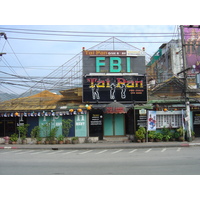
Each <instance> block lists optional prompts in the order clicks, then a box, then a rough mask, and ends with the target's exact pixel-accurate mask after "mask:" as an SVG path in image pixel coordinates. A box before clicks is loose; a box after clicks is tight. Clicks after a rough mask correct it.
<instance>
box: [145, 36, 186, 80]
mask: <svg viewBox="0 0 200 200" xmlns="http://www.w3.org/2000/svg"><path fill="white" fill-rule="evenodd" d="M182 60H183V59H182V51H181V41H180V40H171V41H170V42H169V43H164V44H162V45H161V46H160V47H159V49H158V51H157V52H156V53H155V54H154V55H153V56H152V58H151V61H150V62H149V63H148V64H147V75H148V81H152V80H155V83H162V82H164V81H165V80H167V79H169V78H170V77H172V76H174V75H176V74H177V73H178V72H180V71H181V70H182V69H183V61H182Z"/></svg>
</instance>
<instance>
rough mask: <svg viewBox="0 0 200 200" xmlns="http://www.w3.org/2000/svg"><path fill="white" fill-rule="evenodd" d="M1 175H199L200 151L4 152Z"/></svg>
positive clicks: (16, 150)
mask: <svg viewBox="0 0 200 200" xmlns="http://www.w3.org/2000/svg"><path fill="white" fill-rule="evenodd" d="M0 161H1V162H0V174H1V175H199V174H200V147H199V146H194V147H187V148H185V147H167V148H166V147H162V148H132V149H131V148H129V149H76V150H75V149H63V150H52V149H47V150H45V149H43V150H42V149H31V150H30V149H1V150H0Z"/></svg>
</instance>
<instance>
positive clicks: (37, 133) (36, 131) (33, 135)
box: [31, 126, 40, 141]
mask: <svg viewBox="0 0 200 200" xmlns="http://www.w3.org/2000/svg"><path fill="white" fill-rule="evenodd" d="M38 137H40V127H39V126H35V127H34V128H33V129H32V130H31V139H35V138H36V141H37V138H38Z"/></svg>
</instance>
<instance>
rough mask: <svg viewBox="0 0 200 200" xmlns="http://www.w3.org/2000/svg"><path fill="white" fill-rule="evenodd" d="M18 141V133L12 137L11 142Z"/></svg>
mask: <svg viewBox="0 0 200 200" xmlns="http://www.w3.org/2000/svg"><path fill="white" fill-rule="evenodd" d="M17 140H18V135H17V134H16V133H14V134H12V135H11V136H10V141H12V142H17Z"/></svg>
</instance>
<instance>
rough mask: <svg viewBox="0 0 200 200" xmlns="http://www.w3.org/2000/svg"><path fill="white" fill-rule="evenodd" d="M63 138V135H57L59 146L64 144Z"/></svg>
mask: <svg viewBox="0 0 200 200" xmlns="http://www.w3.org/2000/svg"><path fill="white" fill-rule="evenodd" d="M64 138H65V137H64V136H63V135H59V136H58V137H57V140H58V143H59V144H63V143H64Z"/></svg>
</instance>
